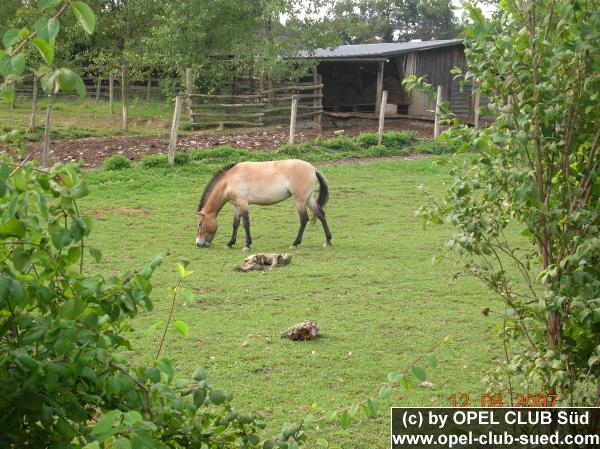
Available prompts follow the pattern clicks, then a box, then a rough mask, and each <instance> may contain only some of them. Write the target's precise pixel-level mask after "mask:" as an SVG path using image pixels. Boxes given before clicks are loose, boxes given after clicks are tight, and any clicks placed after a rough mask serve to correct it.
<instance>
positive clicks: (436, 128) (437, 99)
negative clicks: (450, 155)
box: [433, 85, 442, 139]
mask: <svg viewBox="0 0 600 449" xmlns="http://www.w3.org/2000/svg"><path fill="white" fill-rule="evenodd" d="M441 104H442V86H441V85H438V87H437V95H436V97H435V120H434V124H433V138H434V139H437V138H438V137H439V136H440V105H441Z"/></svg>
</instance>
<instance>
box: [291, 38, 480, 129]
mask: <svg viewBox="0 0 600 449" xmlns="http://www.w3.org/2000/svg"><path fill="white" fill-rule="evenodd" d="M301 57H302V58H307V59H316V60H318V62H319V63H318V66H317V71H318V73H319V75H320V76H321V77H322V83H323V110H324V112H325V113H326V114H329V115H332V116H341V117H352V116H358V117H369V116H370V115H371V116H372V115H374V114H376V113H378V112H379V106H380V99H381V92H382V91H383V90H387V91H388V102H387V103H388V104H387V107H386V115H388V116H394V115H397V116H405V117H412V118H431V117H432V116H433V113H432V112H431V111H432V110H433V109H434V105H433V104H431V102H430V100H429V98H428V97H427V96H426V95H425V94H423V93H418V94H415V93H408V92H406V90H405V89H404V88H403V86H402V80H403V79H404V78H405V77H407V76H409V75H416V76H418V77H420V76H424V75H425V76H426V77H427V82H428V83H430V84H433V85H435V86H437V85H441V86H442V88H443V98H444V100H447V101H449V102H450V107H451V109H452V111H453V112H454V113H456V114H457V115H459V116H461V117H465V118H466V117H471V115H472V113H473V104H472V103H473V102H472V98H471V90H470V88H469V87H467V88H465V89H462V90H461V88H460V86H459V83H458V81H456V80H454V79H453V78H454V76H453V75H452V74H451V73H450V71H451V69H452V68H453V67H455V66H456V67H460V68H462V69H463V70H464V69H465V68H466V59H465V54H464V45H463V41H462V40H461V39H452V40H438V41H435V40H433V41H424V42H398V43H384V44H364V45H342V46H340V47H337V48H333V49H317V50H316V51H314V52H312V53H310V54H309V53H302V54H301Z"/></svg>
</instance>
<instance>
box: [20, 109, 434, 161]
mask: <svg viewBox="0 0 600 449" xmlns="http://www.w3.org/2000/svg"><path fill="white" fill-rule="evenodd" d="M346 125H348V124H346ZM346 125H344V126H340V125H338V127H328V128H327V129H324V130H322V131H317V130H314V129H310V128H303V129H299V130H298V131H297V132H296V143H302V142H306V141H313V140H314V139H315V138H316V137H319V136H320V137H323V138H330V137H333V136H335V135H339V134H343V135H347V136H354V135H356V134H359V133H361V132H368V131H371V132H372V131H375V130H376V126H377V125H376V122H375V121H373V123H372V124H370V123H368V124H358V125H357V124H353V125H350V126H346ZM386 130H413V131H415V132H416V133H417V137H419V138H426V137H431V136H432V135H433V125H432V124H431V123H429V122H424V121H416V120H395V121H389V122H388V123H386ZM288 138H289V131H288V129H287V127H273V128H252V129H241V130H239V129H236V130H225V131H218V130H213V131H204V132H199V133H188V134H186V135H182V136H180V137H179V139H178V140H177V149H178V150H187V149H193V148H213V147H218V146H222V145H228V146H232V147H235V148H245V149H251V150H257V151H272V150H275V149H277V148H279V147H281V146H282V145H284V144H286V143H287V142H288ZM168 144H169V136H111V137H88V138H83V139H64V140H55V141H53V142H52V144H51V150H50V160H51V161H52V162H59V161H60V162H78V161H83V163H84V165H85V166H86V167H97V166H99V165H101V164H102V161H103V160H104V159H106V158H107V157H108V156H112V155H114V154H122V155H124V156H125V157H127V158H129V159H131V160H132V161H137V160H139V159H140V158H141V157H142V156H146V155H148V154H161V153H166V152H167V146H168ZM41 151H42V142H29V143H27V153H26V157H28V158H29V159H37V160H41Z"/></svg>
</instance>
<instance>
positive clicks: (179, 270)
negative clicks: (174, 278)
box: [175, 262, 192, 279]
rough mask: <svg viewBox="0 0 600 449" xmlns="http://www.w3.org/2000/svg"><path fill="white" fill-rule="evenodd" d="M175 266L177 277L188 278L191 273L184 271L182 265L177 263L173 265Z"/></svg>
mask: <svg viewBox="0 0 600 449" xmlns="http://www.w3.org/2000/svg"><path fill="white" fill-rule="evenodd" d="M175 265H176V266H177V271H178V272H179V277H180V278H181V279H183V278H185V277H188V276H189V275H190V274H192V272H191V271H186V269H185V267H184V266H183V264H181V263H179V262H177V263H176V264H175Z"/></svg>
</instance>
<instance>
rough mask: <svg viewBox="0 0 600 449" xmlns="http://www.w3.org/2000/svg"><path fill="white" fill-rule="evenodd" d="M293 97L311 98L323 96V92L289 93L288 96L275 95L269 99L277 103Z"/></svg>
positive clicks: (300, 98)
mask: <svg viewBox="0 0 600 449" xmlns="http://www.w3.org/2000/svg"><path fill="white" fill-rule="evenodd" d="M293 97H297V98H298V100H311V99H313V98H323V94H298V95H288V96H286V97H274V98H272V99H269V100H267V101H269V102H270V103H277V102H282V101H291V100H292V98H293Z"/></svg>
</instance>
